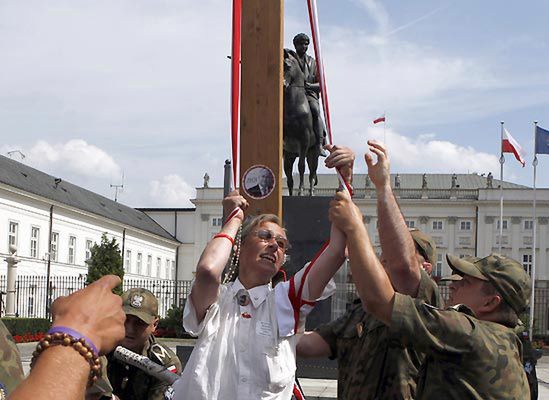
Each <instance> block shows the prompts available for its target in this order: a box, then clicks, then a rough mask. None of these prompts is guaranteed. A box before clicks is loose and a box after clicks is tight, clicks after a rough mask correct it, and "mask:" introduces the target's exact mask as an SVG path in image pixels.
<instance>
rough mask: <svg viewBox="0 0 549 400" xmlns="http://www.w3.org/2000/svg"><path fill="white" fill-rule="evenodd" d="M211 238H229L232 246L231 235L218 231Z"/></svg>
mask: <svg viewBox="0 0 549 400" xmlns="http://www.w3.org/2000/svg"><path fill="white" fill-rule="evenodd" d="M213 238H214V239H217V238H225V239H229V241H230V242H231V245H232V246H234V238H233V237H232V236H231V235H227V234H226V233H218V234H217V235H215V236H214V237H213Z"/></svg>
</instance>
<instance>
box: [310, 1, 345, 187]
mask: <svg viewBox="0 0 549 400" xmlns="http://www.w3.org/2000/svg"><path fill="white" fill-rule="evenodd" d="M307 6H308V9H309V22H310V24H311V33H312V35H313V47H314V50H315V57H316V69H317V73H318V83H319V85H320V97H321V99H322V110H323V111H324V121H326V130H327V132H328V142H329V143H330V144H333V136H332V120H331V119H330V103H329V102H328V85H327V84H326V73H325V71H324V61H323V58H322V49H321V47H320V30H319V29H318V26H319V24H318V11H317V6H316V0H307ZM337 177H338V179H339V183H340V186H341V187H342V188H344V189H345V190H347V191H348V192H349V194H350V195H351V196H352V195H353V188H352V187H351V185H350V184H349V183H348V182H347V181H346V180H345V178H344V177H343V175H341V172H340V171H339V169H338V170H337Z"/></svg>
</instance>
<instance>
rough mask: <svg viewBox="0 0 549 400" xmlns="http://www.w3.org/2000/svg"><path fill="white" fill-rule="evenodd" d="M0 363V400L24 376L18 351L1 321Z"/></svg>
mask: <svg viewBox="0 0 549 400" xmlns="http://www.w3.org/2000/svg"><path fill="white" fill-rule="evenodd" d="M0 361H1V364H0V365H1V367H0V399H5V398H6V397H7V395H8V394H10V393H11V392H12V391H13V389H15V387H16V386H17V385H18V384H19V383H20V382H21V381H22V380H23V378H24V377H25V375H24V373H23V366H22V365H21V356H20V355H19V350H17V346H16V345H15V342H14V341H13V338H12V336H11V334H10V333H9V331H8V328H6V326H5V325H4V323H3V322H2V321H0Z"/></svg>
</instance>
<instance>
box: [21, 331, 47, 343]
mask: <svg viewBox="0 0 549 400" xmlns="http://www.w3.org/2000/svg"><path fill="white" fill-rule="evenodd" d="M45 335H46V334H45V333H44V332H37V333H24V334H23V335H14V336H13V340H15V343H27V342H39V341H40V340H42V339H43V338H44V336H45Z"/></svg>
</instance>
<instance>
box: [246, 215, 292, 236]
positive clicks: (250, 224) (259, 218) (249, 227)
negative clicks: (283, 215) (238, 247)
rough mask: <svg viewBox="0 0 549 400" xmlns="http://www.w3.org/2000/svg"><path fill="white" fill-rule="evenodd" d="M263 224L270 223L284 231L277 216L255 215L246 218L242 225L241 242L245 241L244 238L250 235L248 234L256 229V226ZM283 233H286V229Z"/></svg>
mask: <svg viewBox="0 0 549 400" xmlns="http://www.w3.org/2000/svg"><path fill="white" fill-rule="evenodd" d="M265 222H272V223H274V224H277V225H278V226H280V227H281V228H282V229H284V227H283V226H282V222H281V221H280V218H278V216H276V215H274V214H260V215H256V216H255V217H248V218H247V219H246V220H245V221H244V223H243V224H242V237H241V240H242V242H244V240H246V238H247V237H248V236H249V235H250V233H252V232H253V231H254V229H256V228H257V227H258V226H260V225H261V224H263V223H265ZM284 232H286V229H284Z"/></svg>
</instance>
